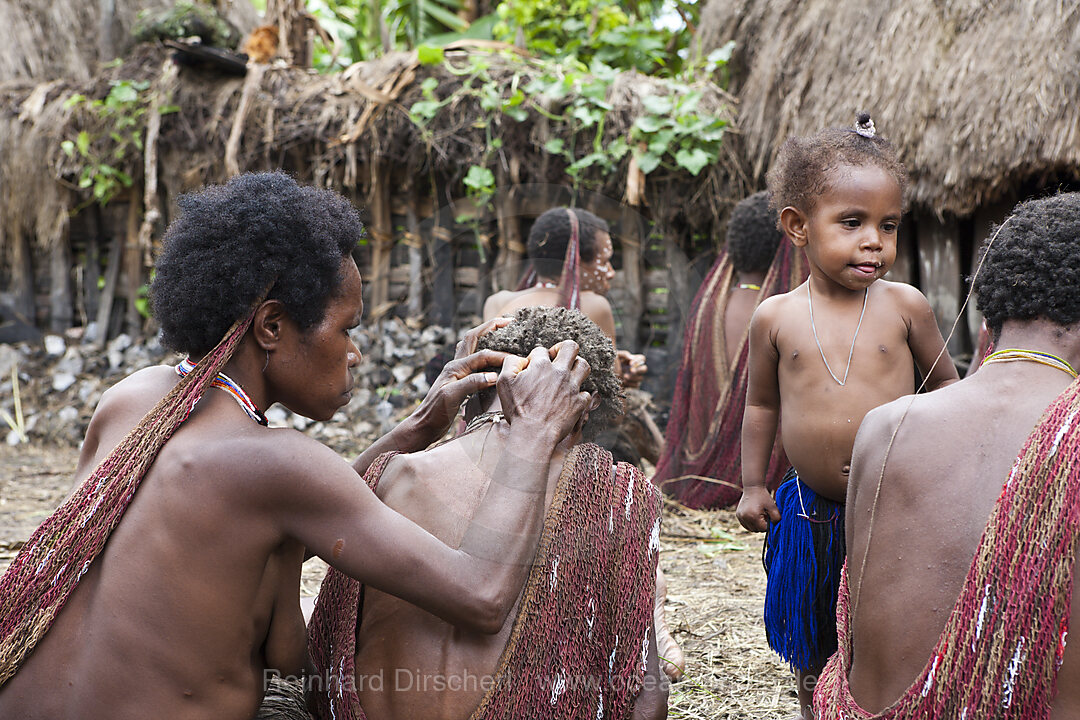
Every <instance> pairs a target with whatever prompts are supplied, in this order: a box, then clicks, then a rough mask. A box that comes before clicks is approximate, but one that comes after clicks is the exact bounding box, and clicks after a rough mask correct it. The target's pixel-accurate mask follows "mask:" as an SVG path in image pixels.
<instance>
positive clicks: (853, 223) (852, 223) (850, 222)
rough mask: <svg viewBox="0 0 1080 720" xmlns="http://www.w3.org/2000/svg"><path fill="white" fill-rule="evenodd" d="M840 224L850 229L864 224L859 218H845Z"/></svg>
mask: <svg viewBox="0 0 1080 720" xmlns="http://www.w3.org/2000/svg"><path fill="white" fill-rule="evenodd" d="M840 224H841V225H843V226H844V227H848V228H857V227H859V225H861V224H862V223H861V222H860V221H859V219H858V218H844V219H843V220H841V221H840Z"/></svg>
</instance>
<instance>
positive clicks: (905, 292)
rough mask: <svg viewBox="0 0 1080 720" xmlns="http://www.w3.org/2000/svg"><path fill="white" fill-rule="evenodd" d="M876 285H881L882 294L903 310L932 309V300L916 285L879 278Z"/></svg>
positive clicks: (912, 311)
mask: <svg viewBox="0 0 1080 720" xmlns="http://www.w3.org/2000/svg"><path fill="white" fill-rule="evenodd" d="M874 285H875V286H878V285H880V286H881V290H880V291H879V292H880V294H881V295H883V296H885V297H886V298H888V299H889V300H890V301H891V302H892V303H893V305H894V306H895V307H896V308H897V309H898V310H900V311H901V312H904V313H915V312H918V313H922V312H925V311H927V310H929V309H930V301H929V300H927V299H926V296H925V295H923V294H922V291H921V290H919V288H917V287H915V286H914V285H909V284H907V283H903V282H892V281H890V280H878V281H877V282H876V283H874Z"/></svg>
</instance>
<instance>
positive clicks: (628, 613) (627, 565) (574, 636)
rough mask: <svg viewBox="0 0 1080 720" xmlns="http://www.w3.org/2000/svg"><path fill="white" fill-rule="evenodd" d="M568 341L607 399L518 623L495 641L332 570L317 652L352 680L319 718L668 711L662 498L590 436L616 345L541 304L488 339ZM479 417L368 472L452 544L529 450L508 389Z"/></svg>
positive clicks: (474, 411) (318, 659) (562, 472)
mask: <svg viewBox="0 0 1080 720" xmlns="http://www.w3.org/2000/svg"><path fill="white" fill-rule="evenodd" d="M564 339H571V340H574V341H576V342H577V343H578V345H579V346H580V353H581V357H583V358H584V359H585V360H586V361H588V363H589V366H590V368H592V371H591V373H590V374H589V377H588V378H587V379H586V381H585V384H584V385H583V387H584V388H585V389H587V390H589V391H590V392H591V393H592V394H593V398H594V400H593V404H592V405H591V406H590V410H589V412H588V413H587V414H586V415H585V416H583V417H582V422H581V423H580V424H579V425H578V426H576V427H575V428H574V430H573V431H572V432H571V434H570V435H569V436H568V437H567V438H566V439H565V440H564V441H563V442H562V443H560V445H559V446H558V448H557V451H556V454H555V455H554V456H553V457H552V459H551V464H550V466H549V467H548V482H547V489H546V493H545V495H546V500H547V503H548V512H547V517H546V519H545V522H544V527H543V529H542V530H538V534H540V535H541V536H542V537H543V540H542V541H541V543H540V548H539V550H538V553H537V556H536V558H535V559H534V560H533V562H532V569H531V574H530V578H529V581H528V583H527V584H526V589H525V590H524V592H523V593H522V596H521V598H520V599H519V601H518V607H517V609H516V612H515V613H514V614H515V616H516V617H515V618H513V619H509V618H508V619H507V621H506V623H505V624H504V625H503V627H502V629H501V630H500V631H499V632H498V633H496V634H494V635H483V634H480V633H475V632H468V631H463V630H460V629H457V628H455V627H453V626H452V625H450V624H448V623H446V622H445V621H443V620H440V619H439V618H437V617H435V616H433V615H431V614H430V613H428V612H425V611H423V610H421V609H420V608H417V607H415V606H412V605H409V604H408V603H405V602H402V601H401V600H399V599H398V598H395V597H392V596H390V595H387V594H386V593H383V592H380V591H378V590H375V589H374V588H369V587H363V586H361V585H360V584H359V583H357V582H354V581H351V580H349V579H348V578H346V577H344V576H342V575H341V574H340V573H336V572H331V573H330V575H329V576H328V577H327V578H326V580H325V582H324V583H323V586H322V591H321V593H320V595H319V600H318V602H317V604H316V608H315V614H314V615H313V617H312V621H311V624H310V627H309V630H310V633H311V643H310V647H311V652H312V657H313V659H314V661H315V665H316V668H317V670H318V671H319V676H320V677H321V676H323V675H324V674H326V673H327V672H336V673H340V674H341V680H342V682H341V685H340V686H338V685H331V686H330V687H328V688H326V690H327V691H328V692H322V693H317V694H316V697H317V706H318V709H319V713H318V714H319V716H320V717H336V718H339V719H344V718H361V717H364V715H365V714H367V715H368V716H370V717H372V718H380V719H381V720H395V719H397V720H410V719H412V718H425V720H466V718H470V717H472V718H484V719H486V720H491V719H493V718H506V717H518V718H541V717H554V718H560V719H561V720H570V719H572V718H580V719H581V720H585V719H586V718H588V720H593V719H594V718H596V717H600V716H602V717H605V718H629V717H631V715H632V716H633V717H635V718H662V717H666V715H667V712H666V710H667V707H666V701H665V697H666V692H667V688H666V682H665V681H664V680H665V679H664V678H663V676H662V675H661V674H660V671H659V666H658V662H657V656H656V643H655V639H654V636H653V631H652V627H651V625H652V622H653V619H652V607H653V577H654V572H655V567H656V558H657V554H658V550H659V527H660V494H659V492H658V491H657V490H656V488H655V486H653V485H652V484H651V483H649V482H647V481H646V480H645V477H644V476H643V475H642V474H641V472H640V471H639V470H638V469H637V468H635V467H633V466H632V465H628V464H626V463H616V464H613V463H612V457H611V454H610V453H608V452H606V451H605V450H603V449H601V448H600V447H598V446H596V445H593V444H592V443H588V442H582V439H583V437H591V436H593V435H595V433H596V432H597V430H599V429H600V428H601V427H603V426H604V425H605V424H606V423H607V422H609V421H610V420H611V419H612V418H613V417H615V416H616V415H618V413H619V412H620V408H619V395H620V384H619V381H618V379H617V378H616V376H615V373H614V367H613V365H614V353H613V352H612V349H611V343H610V342H608V340H607V338H606V337H605V336H604V334H603V333H602V332H601V331H600V328H598V327H597V326H596V325H595V324H594V323H593V322H592V321H590V320H589V319H588V318H586V317H585V316H584V315H582V314H581V313H580V312H578V311H576V310H569V309H566V308H538V307H529V308H522V309H521V310H518V312H517V313H516V314H515V316H514V321H513V322H512V323H511V324H510V325H508V326H507V327H504V328H500V329H498V330H495V331H493V332H490V333H488V334H487V335H485V336H484V337H482V338H480V344H481V347H485V348H489V349H497V350H501V351H503V352H510V353H516V352H523V351H525V350H526V349H528V348H532V347H534V346H536V345H543V346H547V345H552V344H554V343H557V342H559V341H561V340H564ZM466 419H467V420H468V421H469V424H468V426H467V429H466V431H465V432H464V433H463V434H461V435H458V436H457V437H455V438H454V439H453V440H451V441H449V442H447V443H445V444H442V445H439V446H437V447H434V448H432V449H430V450H426V451H424V452H420V453H413V454H408V455H383V456H382V457H381V458H379V459H377V460H376V461H375V462H374V464H373V465H372V466H371V469H370V470H369V472H368V475H367V478H366V479H367V481H368V483H369V484H370V485H371V486H372V487H373V488H374V489H375V492H376V493H377V494H378V496H379V497H380V498H381V499H382V500H383V501H384V502H385V503H386V504H387V505H388V506H390V507H392V508H394V509H395V510H397V511H398V512H400V513H402V514H403V515H405V516H406V517H408V518H410V519H412V520H414V521H416V522H417V523H418V524H420V525H421V526H422V527H424V528H427V529H428V530H430V531H431V532H432V533H433V534H434V535H435V536H436V537H438V538H439V539H440V540H442V541H444V542H446V543H447V544H449V545H451V546H456V545H457V544H458V543H459V542H460V541H461V539H462V536H463V533H464V531H465V530H466V528H468V527H469V525H470V524H471V523H473V522H475V517H476V511H477V509H478V504H479V502H480V499H481V498H483V497H485V494H486V492H487V488H488V487H489V483H490V482H491V481H492V479H493V477H494V475H493V473H494V471H495V469H496V468H497V467H498V465H499V464H500V463H501V462H503V461H504V458H505V457H506V456H508V455H511V456H512V455H513V454H514V453H515V452H516V450H515V449H514V448H513V447H512V446H511V445H510V444H509V434H508V428H507V426H506V423H505V422H504V420H503V408H502V405H501V403H500V401H499V398H498V397H496V395H495V393H494V392H491V391H490V390H484V391H481V392H480V393H478V394H477V395H474V396H473V397H472V398H471V399H470V400H469V402H468V404H467V405H466ZM558 678H562V682H560V681H559V680H558ZM508 713H509V714H508Z"/></svg>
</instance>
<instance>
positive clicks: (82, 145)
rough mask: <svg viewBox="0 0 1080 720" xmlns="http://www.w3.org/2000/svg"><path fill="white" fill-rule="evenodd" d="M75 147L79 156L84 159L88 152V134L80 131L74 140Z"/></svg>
mask: <svg viewBox="0 0 1080 720" xmlns="http://www.w3.org/2000/svg"><path fill="white" fill-rule="evenodd" d="M75 147H77V148H79V154H80V155H82V156H84V157H85V156H86V155H87V154H88V153H89V152H90V133H88V132H86V131H85V130H81V131H80V132H79V135H78V136H77V137H76V138H75Z"/></svg>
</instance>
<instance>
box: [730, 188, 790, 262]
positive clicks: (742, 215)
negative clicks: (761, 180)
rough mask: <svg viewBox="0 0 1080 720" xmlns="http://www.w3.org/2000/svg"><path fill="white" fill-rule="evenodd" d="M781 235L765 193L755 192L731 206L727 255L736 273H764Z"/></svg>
mask: <svg viewBox="0 0 1080 720" xmlns="http://www.w3.org/2000/svg"><path fill="white" fill-rule="evenodd" d="M783 237H784V234H783V233H782V232H780V231H779V230H778V229H777V220H776V211H775V210H773V209H772V208H771V207H769V193H768V191H766V190H762V191H761V192H756V193H754V194H753V195H751V196H750V197H748V198H744V199H743V200H741V201H740V202H739V204H738V205H736V206H735V210H734V211H733V212H732V213H731V220H730V221H728V226H727V252H728V257H729V258H731V264H732V265H733V266H734V267H735V269H736V270H738V271H739V272H765V271H766V270H768V269H769V266H770V265H772V261H773V256H775V255H776V248H777V246H778V245H779V244H780V241H781V240H782V239H783Z"/></svg>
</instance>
